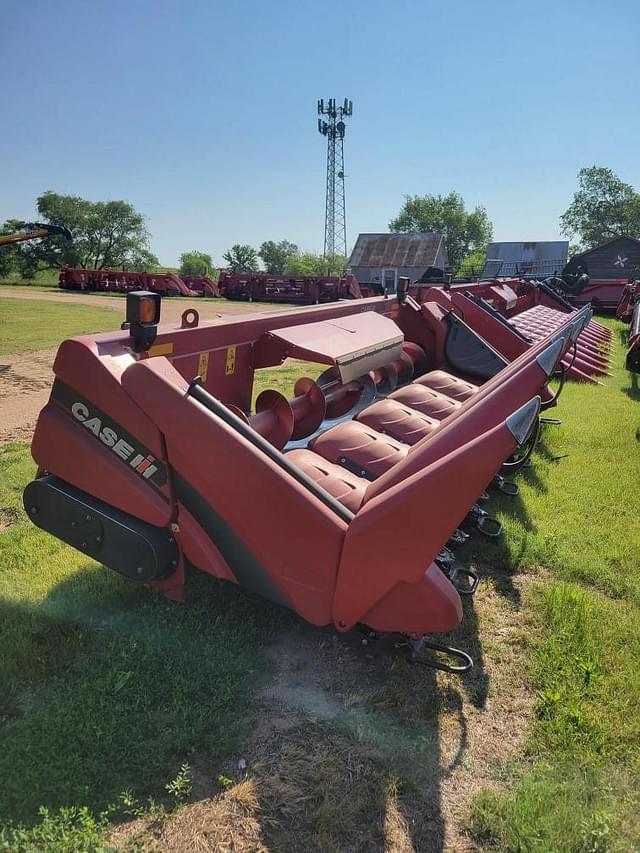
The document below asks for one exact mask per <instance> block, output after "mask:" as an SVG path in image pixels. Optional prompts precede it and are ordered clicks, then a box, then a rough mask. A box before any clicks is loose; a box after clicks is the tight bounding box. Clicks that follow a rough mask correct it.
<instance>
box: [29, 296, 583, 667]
mask: <svg viewBox="0 0 640 853" xmlns="http://www.w3.org/2000/svg"><path fill="white" fill-rule="evenodd" d="M407 290H408V281H407V280H405V281H404V282H403V286H402V288H401V290H400V292H399V294H398V296H397V298H396V297H393V298H387V297H376V298H370V299H363V300H357V301H355V302H354V301H350V302H340V303H333V304H329V305H321V306H315V307H309V308H306V309H304V310H303V311H300V310H296V309H293V310H286V311H282V312H279V313H268V314H256V315H252V316H249V317H247V316H243V317H242V319H240V320H233V319H231V320H230V321H229V322H227V323H224V324H219V325H210V324H206V323H203V324H200V322H199V318H198V315H197V312H196V311H195V310H194V309H189V310H187V311H185V312H184V314H183V317H182V322H181V324H179V325H163V326H159V325H158V322H159V314H160V297H159V296H158V295H157V294H152V293H148V292H140V293H130V294H129V295H128V297H127V322H126V323H125V324H124V325H123V330H122V331H120V332H115V333H105V334H98V335H91V336H85V337H79V338H73V339H70V340H67V341H65V342H63V343H62V344H61V346H60V348H59V350H58V353H57V356H56V359H55V363H54V373H55V381H54V383H53V387H52V391H51V396H50V399H49V402H48V403H47V405H46V406H45V407H44V409H43V410H42V412H41V414H40V417H39V420H38V424H37V427H36V431H35V435H34V438H33V443H32V453H33V456H34V458H35V460H36V462H37V465H38V470H37V475H36V478H35V479H34V480H33V481H32V482H31V483H30V484H29V485H28V486H27V488H26V490H25V493H24V504H25V509H26V512H27V513H28V515H29V516H30V518H31V519H32V521H33V522H34V523H35V524H37V525H38V526H39V527H41V528H43V529H44V530H47V531H49V532H50V533H52V534H53V535H55V536H57V537H58V538H60V539H61V540H63V541H65V542H67V543H69V544H70V545H72V546H74V547H75V548H77V549H78V550H79V551H81V552H82V553H84V554H86V555H88V556H90V557H93V558H95V559H96V560H98V561H99V562H101V563H103V564H105V565H107V566H109V567H111V568H112V569H114V570H116V571H117V572H120V573H121V574H122V575H124V576H125V577H127V578H130V579H131V580H134V581H142V582H148V583H151V584H152V585H153V586H154V587H155V588H157V589H158V590H159V591H161V592H162V593H164V594H165V595H167V596H169V597H171V598H174V599H178V600H182V599H183V598H184V594H185V569H186V567H187V566H193V567H196V568H197V569H199V570H201V571H203V572H206V573H208V574H211V575H213V576H215V577H217V578H221V579H225V580H228V581H231V582H234V583H238V584H240V585H241V586H243V587H246V588H247V589H250V590H253V591H254V592H256V593H258V594H260V595H262V596H263V597H265V598H267V599H271V600H272V601H275V602H279V603H280V604H283V605H285V606H287V607H289V608H291V609H292V610H294V611H295V612H296V613H297V614H299V616H300V617H301V618H303V619H305V620H306V621H308V622H310V623H312V624H314V625H318V626H322V625H333V626H334V628H335V629H336V630H337V631H340V632H346V631H349V630H351V629H353V628H355V627H357V626H363V627H366V629H367V630H369V631H372V632H376V633H377V634H394V635H395V634H400V635H404V636H405V637H408V638H409V641H410V642H411V643H412V644H414V649H415V650H423V649H424V647H425V646H426V647H428V646H430V645H431V647H432V648H440V649H441V648H442V647H440V646H438V644H437V643H433V641H431V640H429V639H427V636H428V635H432V634H434V633H438V632H446V631H449V630H451V629H453V628H454V627H455V626H456V625H457V624H458V623H459V622H460V621H461V619H462V613H463V611H462V605H461V598H460V596H461V594H462V595H464V594H468V593H469V592H472V591H473V589H474V588H475V585H476V579H475V578H474V577H473V575H472V573H469V572H467V573H465V572H464V571H462V570H457V569H456V567H455V565H452V562H451V559H450V552H449V551H448V550H447V545H448V543H449V544H450V543H451V542H452V541H454V542H455V541H458V537H459V536H460V535H463V536H465V535H466V534H462V532H461V530H460V528H461V527H464V526H465V525H466V526H467V530H468V529H469V525H470V524H472V525H474V526H476V527H478V528H480V529H481V530H482V529H483V528H484V532H486V533H488V534H489V535H496V533H497V532H498V530H497V529H496V525H497V522H495V523H493V524H492V520H491V519H490V517H488V516H487V513H486V512H485V511H484V510H482V509H480V507H479V506H478V501H479V499H480V498H481V497H482V496H483V494H484V492H485V489H487V487H488V486H489V484H491V483H495V482H497V483H501V482H502V481H501V479H500V477H501V475H502V474H503V473H504V472H505V471H508V472H513V471H516V470H517V469H518V467H520V466H521V465H522V464H524V461H525V460H526V459H527V458H528V456H529V455H530V452H531V450H532V448H533V446H534V444H535V440H536V437H537V434H538V424H539V411H540V408H541V400H542V405H543V406H546V405H551V404H553V402H555V399H556V398H555V396H553V395H551V393H550V392H549V390H548V383H549V381H550V379H551V378H552V377H553V376H554V375H556V374H557V371H558V369H559V366H560V364H561V362H562V361H563V359H565V358H566V357H567V355H568V354H569V353H570V351H571V350H575V348H576V346H577V342H578V341H579V340H580V339H581V337H582V335H584V334H585V333H587V332H589V331H590V330H591V326H590V319H591V313H590V311H589V309H588V308H584V309H582V310H580V311H571V312H567V313H563V314H562V315H561V316H560V317H558V318H555V319H557V321H558V322H555V323H554V324H553V328H552V329H545V331H544V333H541V334H540V335H539V336H538V337H537V339H535V340H527V343H526V346H525V345H524V342H523V341H521V338H520V336H519V335H513V336H510V337H509V340H510V341H512V343H513V346H512V347H511V349H508V348H507V347H505V346H502V347H499V346H497V345H495V344H494V343H493V342H492V341H491V340H490V337H491V335H490V334H489V332H490V331H491V329H492V328H494V329H495V328H497V326H496V324H501V322H502V321H501V320H498V319H496V317H494V316H493V313H492V312H490V311H489V310H488V309H487V308H485V307H480V310H482V311H484V312H485V313H486V315H487V317H489V318H490V320H491V323H489V322H488V321H487V324H486V330H485V331H487V337H484V332H483V334H482V335H481V334H479V333H478V324H477V318H471V319H472V320H473V322H472V321H471V320H467V318H466V317H462V316H461V312H460V311H459V310H457V309H456V308H453V309H452V307H451V306H450V305H447V304H441V302H439V301H437V300H435V299H431V300H425V301H424V302H423V303H422V304H418V303H417V302H416V301H415V300H414V299H413V298H412V296H411V295H409V294H408V292H407ZM471 304H474V303H471ZM475 307H477V306H475V304H474V308H475ZM483 329H484V327H483ZM496 340H497V337H496ZM516 343H517V344H518V346H516ZM287 358H296V359H301V360H304V361H307V362H309V372H310V373H311V372H312V371H313V370H314V369H315V370H316V371H317V365H318V364H320V365H322V366H323V367H324V370H323V371H322V372H321V374H320V375H319V376H318V377H316V378H315V379H314V378H312V377H311V376H307V377H303V378H301V379H299V380H298V382H297V383H296V385H295V390H294V399H292V400H287V399H286V398H285V397H284V396H283V395H282V394H280V393H279V392H278V391H276V390H266V391H263V392H262V393H260V394H259V395H258V397H257V399H256V401H255V405H254V406H252V397H253V386H254V378H255V372H256V371H257V370H259V369H261V368H266V367H275V366H278V365H280V364H282V363H283V362H284V361H285V359H287ZM498 527H499V525H498ZM469 578H471V581H472V582H471V585H469V583H468V579H469ZM444 648H446V650H447V651H448V652H449V654H450V655H452V659H453V661H454V664H455V665H453V664H444V665H443V664H441V663H440V664H438V663H435V664H434V662H433V661H431V662H430V665H439V666H440V667H441V668H448V669H451V670H462V669H466V668H468V666H470V664H471V661H470V658H469V657H468V656H467V655H466V654H465V653H464V652H460V651H458V650H455V649H450V648H448V647H444ZM423 662H427V661H423Z"/></svg>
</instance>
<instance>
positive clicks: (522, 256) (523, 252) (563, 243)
mask: <svg viewBox="0 0 640 853" xmlns="http://www.w3.org/2000/svg"><path fill="white" fill-rule="evenodd" d="M568 252H569V241H568V240H542V241H540V242H532V243H489V245H488V246H487V260H492V261H493V260H497V259H498V258H499V259H500V260H501V261H515V262H517V263H520V262H525V261H558V260H562V259H563V258H564V259H566V257H567V254H568Z"/></svg>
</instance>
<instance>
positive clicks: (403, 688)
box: [109, 576, 535, 853]
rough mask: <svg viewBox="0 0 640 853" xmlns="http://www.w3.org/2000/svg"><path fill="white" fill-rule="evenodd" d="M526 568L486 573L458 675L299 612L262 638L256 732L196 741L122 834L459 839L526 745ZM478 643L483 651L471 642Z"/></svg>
mask: <svg viewBox="0 0 640 853" xmlns="http://www.w3.org/2000/svg"><path fill="white" fill-rule="evenodd" d="M532 580H535V578H533V579H532V578H531V576H528V577H526V576H517V577H512V578H510V588H511V590H512V593H513V594H511V595H509V596H505V595H504V594H503V593H502V592H501V591H500V590H501V589H503V588H504V585H503V584H501V583H500V582H498V581H494V580H492V579H487V580H486V581H485V582H484V583H483V584H482V585H481V587H480V589H479V591H478V594H477V596H476V598H477V599H478V601H477V602H476V606H469V608H468V610H470V611H471V612H470V613H469V612H468V613H467V616H466V627H464V625H463V627H462V628H461V630H460V634H459V636H457V637H456V638H455V643H456V644H457V645H459V646H460V647H462V648H467V649H473V651H474V654H475V657H476V663H477V666H476V669H475V671H474V672H473V673H471V674H469V675H468V676H465V677H464V678H458V677H456V676H451V675H447V674H444V673H439V672H438V673H436V672H435V671H433V670H430V669H425V668H423V667H417V666H412V665H410V664H409V663H407V662H406V660H405V659H404V657H403V656H402V654H401V653H400V651H399V650H398V649H396V648H393V647H392V645H391V644H389V645H388V646H385V645H382V646H378V644H377V642H375V643H374V644H373V645H371V644H370V643H367V644H364V645H363V642H362V637H361V636H359V635H354V636H349V637H346V638H339V637H336V636H335V635H334V634H333V633H331V632H325V631H320V630H317V629H314V628H311V627H308V626H300V627H298V628H296V629H294V630H289V631H286V632H284V633H283V634H281V635H280V636H279V637H278V638H277V639H276V641H275V642H274V644H273V646H272V648H271V649H270V652H269V653H270V656H271V660H272V667H273V669H272V673H271V675H270V677H269V680H268V681H267V682H266V683H264V684H262V685H261V686H259V687H258V689H257V690H256V692H255V698H254V707H253V715H252V720H251V724H250V726H249V731H250V735H249V736H248V737H247V740H246V743H245V744H244V745H243V747H242V748H241V749H240V751H239V752H238V754H237V755H234V756H232V757H230V758H229V759H228V760H227V761H226V762H224V763H223V764H220V762H219V761H216V760H215V759H213V758H211V757H209V756H198V757H197V758H196V759H195V760H194V761H193V762H192V766H193V769H194V779H193V782H194V790H193V795H192V797H191V800H192V801H191V802H189V803H188V804H186V805H185V806H183V807H182V808H180V809H178V810H177V811H176V812H175V813H174V814H173V815H171V816H169V817H165V818H162V819H158V820H155V821H151V820H144V819H139V820H136V821H132V822H130V823H125V824H122V825H121V826H119V827H118V828H117V829H116V830H114V832H113V833H112V836H111V838H110V839H109V840H110V843H111V844H113V845H114V846H115V847H116V849H118V850H122V851H125V850H142V851H152V850H162V851H165V850H166V851H176V853H177V851H185V853H190V851H194V853H195V851H241V853H249V851H252V853H253V851H256V853H262V851H265V853H266V851H269V853H276V851H278V853H280V851H282V853H284V852H285V851H286V853H290V851H293V853H298V851H300V853H316V851H317V853H320V851H322V853H329V851H336V853H337V851H340V853H351V852H352V851H353V853H374V851H386V852H387V853H442V851H451V853H469V851H475V850H476V849H477V848H476V846H475V844H474V842H473V840H472V839H471V838H470V836H469V835H468V834H467V833H466V832H465V820H466V816H467V814H468V810H469V805H470V803H471V800H472V799H473V797H474V796H475V795H476V794H477V792H478V791H479V790H480V789H481V788H486V787H500V786H501V785H502V784H503V783H502V782H501V777H503V776H504V773H505V769H506V767H507V766H508V762H509V759H510V757H511V756H512V755H515V754H516V753H518V752H520V751H521V750H522V746H523V739H524V737H525V732H526V730H527V728H528V725H527V724H528V721H529V720H530V716H531V709H532V704H533V696H532V695H531V693H530V692H529V691H528V689H527V688H526V686H525V682H524V679H523V677H522V674H521V661H522V657H523V649H524V645H525V642H526V639H525V638H526V628H527V626H524V625H523V624H522V621H521V611H520V609H519V604H518V602H519V599H520V594H521V592H522V591H523V589H524V587H525V586H526V585H527V584H530V583H531V582H532ZM480 643H482V648H483V649H484V651H480Z"/></svg>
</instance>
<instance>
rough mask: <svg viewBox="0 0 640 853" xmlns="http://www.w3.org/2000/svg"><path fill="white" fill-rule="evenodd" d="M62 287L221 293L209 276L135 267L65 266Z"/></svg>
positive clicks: (174, 293) (171, 293)
mask: <svg viewBox="0 0 640 853" xmlns="http://www.w3.org/2000/svg"><path fill="white" fill-rule="evenodd" d="M58 286H59V287H61V288H62V289H63V290H85V291H102V292H107V293H130V292H131V291H132V290H150V291H152V292H153V293H159V294H160V295H161V296H191V297H198V296H220V291H219V289H218V285H217V284H216V282H215V281H213V279H211V278H209V277H208V276H184V277H180V276H179V275H178V274H177V273H173V272H165V273H151V272H135V271H132V270H112V269H98V270H92V269H82V268H79V267H69V266H64V267H62V268H61V269H60V276H59V278H58Z"/></svg>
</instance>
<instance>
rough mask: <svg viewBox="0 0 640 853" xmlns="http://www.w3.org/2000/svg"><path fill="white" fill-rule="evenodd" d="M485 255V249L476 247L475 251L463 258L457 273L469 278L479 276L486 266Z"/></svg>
mask: <svg viewBox="0 0 640 853" xmlns="http://www.w3.org/2000/svg"><path fill="white" fill-rule="evenodd" d="M485 255H486V250H485V249H475V250H474V251H473V252H470V253H469V254H468V255H467V256H466V257H464V258H463V259H462V262H461V264H460V266H459V267H458V269H457V270H456V275H460V276H464V277H468V278H476V277H477V276H479V275H480V273H481V272H482V268H483V267H484V260H485Z"/></svg>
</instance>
